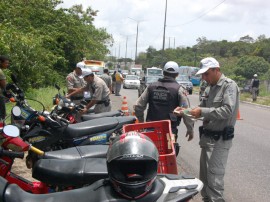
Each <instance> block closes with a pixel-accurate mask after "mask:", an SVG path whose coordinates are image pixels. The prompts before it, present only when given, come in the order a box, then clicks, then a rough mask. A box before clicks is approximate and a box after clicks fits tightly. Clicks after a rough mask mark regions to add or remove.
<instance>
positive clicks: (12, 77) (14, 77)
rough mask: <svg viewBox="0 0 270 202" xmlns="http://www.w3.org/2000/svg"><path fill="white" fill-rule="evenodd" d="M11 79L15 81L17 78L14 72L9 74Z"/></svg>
mask: <svg viewBox="0 0 270 202" xmlns="http://www.w3.org/2000/svg"><path fill="white" fill-rule="evenodd" d="M11 80H12V81H13V83H17V81H18V80H17V77H16V76H15V74H11Z"/></svg>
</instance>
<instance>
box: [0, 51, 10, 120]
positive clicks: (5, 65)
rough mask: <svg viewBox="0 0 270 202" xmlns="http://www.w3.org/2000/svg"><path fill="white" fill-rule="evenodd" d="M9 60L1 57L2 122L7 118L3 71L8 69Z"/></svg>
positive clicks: (0, 106)
mask: <svg viewBox="0 0 270 202" xmlns="http://www.w3.org/2000/svg"><path fill="white" fill-rule="evenodd" d="M8 66H9V59H8V58H7V57H5V56H0V120H1V119H5V117H6V105H5V97H4V95H3V90H5V88H6V76H5V74H4V72H3V69H6V68H8Z"/></svg>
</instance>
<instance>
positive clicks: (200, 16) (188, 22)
mask: <svg viewBox="0 0 270 202" xmlns="http://www.w3.org/2000/svg"><path fill="white" fill-rule="evenodd" d="M225 1H226V0H223V1H222V2H221V3H219V4H218V5H216V6H215V7H213V8H211V9H210V10H208V11H206V12H205V13H203V14H201V15H199V16H198V17H197V18H194V19H192V20H190V21H187V22H185V23H183V24H180V25H167V27H179V26H183V25H187V24H190V23H192V22H194V21H196V20H199V19H200V18H202V17H203V16H205V15H207V14H208V13H209V12H210V11H212V10H214V9H216V8H217V7H219V6H220V5H221V4H223V3H224V2H225Z"/></svg>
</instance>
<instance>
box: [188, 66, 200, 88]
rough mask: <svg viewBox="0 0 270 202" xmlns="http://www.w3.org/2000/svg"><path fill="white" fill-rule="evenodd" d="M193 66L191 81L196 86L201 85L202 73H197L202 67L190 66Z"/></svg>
mask: <svg viewBox="0 0 270 202" xmlns="http://www.w3.org/2000/svg"><path fill="white" fill-rule="evenodd" d="M190 68H191V76H190V81H191V82H192V84H193V85H194V86H199V85H200V84H201V75H196V73H197V72H198V71H199V69H200V68H198V67H190Z"/></svg>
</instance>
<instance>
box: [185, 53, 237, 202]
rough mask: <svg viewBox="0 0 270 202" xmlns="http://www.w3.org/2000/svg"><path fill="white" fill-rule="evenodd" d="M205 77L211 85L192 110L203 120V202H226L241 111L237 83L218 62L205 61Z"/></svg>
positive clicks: (212, 60)
mask: <svg viewBox="0 0 270 202" xmlns="http://www.w3.org/2000/svg"><path fill="white" fill-rule="evenodd" d="M197 74H202V79H204V80H205V81H206V82H207V83H208V86H207V87H206V89H205V92H204V97H203V98H202V101H201V103H200V105H199V107H196V108H194V109H192V110H191V111H190V114H191V115H192V116H194V117H195V118H199V117H203V118H204V119H203V125H202V126H201V127H199V132H200V143H199V144H200V147H201V157H200V179H201V180H202V182H203V183H204V187H203V189H202V191H201V195H202V197H203V201H219V202H222V201H225V200H224V197H223V191H224V180H223V178H224V174H225V168H226V164H227V159H228V154H229V150H230V148H231V146H232V139H233V137H234V125H235V123H236V117H237V113H238V109H239V89H238V86H237V84H236V83H235V82H234V81H233V80H231V79H229V78H227V77H225V76H224V74H222V73H221V72H220V66H219V63H218V61H217V60H216V59H214V58H212V57H207V58H204V59H203V60H201V69H200V70H199V71H198V72H197Z"/></svg>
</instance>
